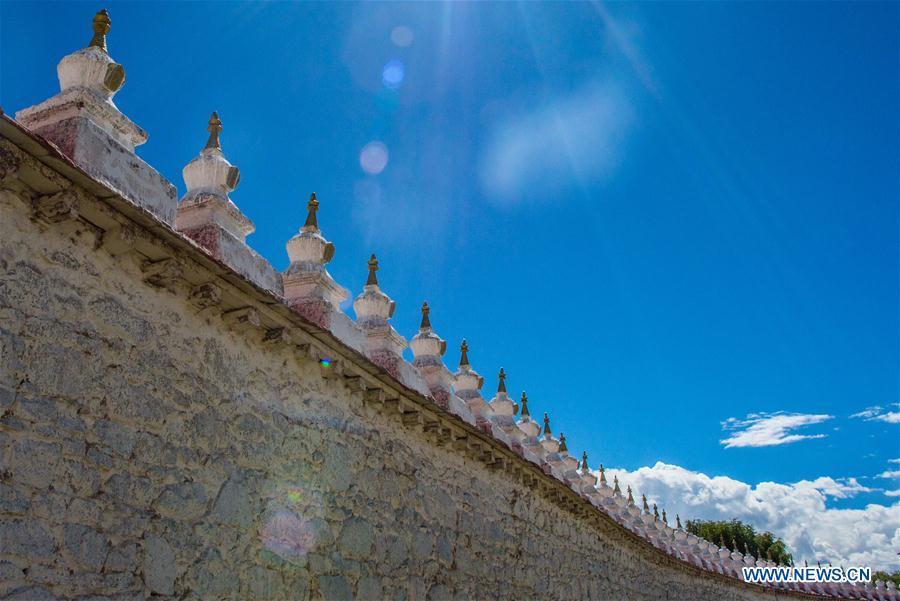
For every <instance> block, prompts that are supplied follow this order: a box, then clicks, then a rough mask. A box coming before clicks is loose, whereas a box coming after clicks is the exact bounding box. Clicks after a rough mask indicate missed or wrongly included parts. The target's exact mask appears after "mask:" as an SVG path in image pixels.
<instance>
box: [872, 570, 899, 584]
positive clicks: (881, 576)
mask: <svg viewBox="0 0 900 601" xmlns="http://www.w3.org/2000/svg"><path fill="white" fill-rule="evenodd" d="M876 580H882V581H884V582H887V581H888V580H890V581H891V582H893V583H894V584H896V585H897V586H898V587H900V572H894V573H893V574H891V573H890V572H873V573H872V582H875V581H876Z"/></svg>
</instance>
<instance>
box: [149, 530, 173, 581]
mask: <svg viewBox="0 0 900 601" xmlns="http://www.w3.org/2000/svg"><path fill="white" fill-rule="evenodd" d="M143 568H144V584H145V585H146V586H147V588H148V589H150V591H151V592H154V593H158V594H160V595H172V594H174V593H175V576H176V572H175V553H174V552H173V551H172V547H171V546H169V543H168V542H167V541H166V540H165V539H164V538H162V537H159V536H156V535H150V536H148V537H147V539H146V540H145V541H144V566H143Z"/></svg>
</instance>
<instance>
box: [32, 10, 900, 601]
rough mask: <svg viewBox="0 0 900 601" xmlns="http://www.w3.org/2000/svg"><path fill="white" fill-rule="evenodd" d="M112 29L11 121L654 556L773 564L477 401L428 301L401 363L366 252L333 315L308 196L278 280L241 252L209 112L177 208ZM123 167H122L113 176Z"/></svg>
mask: <svg viewBox="0 0 900 601" xmlns="http://www.w3.org/2000/svg"><path fill="white" fill-rule="evenodd" d="M110 24H111V21H110V18H109V13H108V12H107V11H106V10H101V11H100V12H98V13H97V14H96V15H95V17H94V19H93V24H92V25H93V37H92V38H91V40H90V43H89V45H88V46H87V47H86V48H84V49H81V50H78V51H76V52H74V53H72V54H70V55H68V56H66V57H64V58H63V59H62V60H61V61H60V63H59V65H58V67H57V72H58V76H59V82H60V93H59V94H57V95H55V96H53V97H51V98H50V99H48V100H46V101H44V102H42V103H40V104H38V105H35V106H33V107H29V108H27V109H24V110H22V111H20V112H19V113H17V115H16V117H17V119H18V121H19V122H20V123H22V125H24V126H25V127H27V128H29V129H30V130H31V131H33V132H35V133H38V134H40V135H42V136H44V137H45V138H47V139H48V140H50V141H52V142H54V143H55V144H56V145H57V146H58V147H59V148H60V150H61V151H62V152H64V153H65V154H67V155H68V156H69V158H70V159H71V160H72V161H73V162H74V163H75V164H77V165H78V166H79V167H81V168H82V169H84V170H85V171H86V172H87V173H88V174H89V175H92V176H93V177H95V178H96V179H98V180H100V181H102V182H103V183H105V184H106V185H108V186H109V187H111V188H113V189H115V190H116V191H118V192H119V193H120V194H121V195H122V196H123V197H124V198H126V199H128V200H130V201H131V202H133V203H134V204H136V205H137V206H139V207H142V208H143V209H145V210H147V211H149V212H150V213H152V214H153V215H155V216H156V217H157V218H158V219H160V220H161V221H163V222H165V223H167V224H169V225H174V228H175V229H176V230H178V231H179V232H181V233H182V234H183V235H184V236H186V237H187V238H190V239H191V240H193V241H194V242H195V243H196V244H198V245H199V246H200V247H202V248H203V249H204V250H205V251H206V252H207V253H208V254H210V255H211V256H213V257H214V258H216V259H217V260H219V261H220V262H222V263H225V264H227V265H229V266H230V267H231V268H233V269H234V270H235V271H237V272H239V273H241V274H242V275H243V276H245V277H246V278H248V279H249V280H250V281H252V282H254V283H255V284H257V285H258V286H260V287H262V288H264V289H267V290H269V291H271V292H272V293H274V294H276V295H278V296H281V297H283V300H284V302H285V303H286V304H287V305H288V306H289V307H290V308H291V309H293V310H294V311H295V312H297V313H299V314H300V315H302V316H304V317H305V318H306V319H308V320H309V321H311V322H313V323H315V324H317V325H318V326H320V327H322V328H324V329H326V330H329V331H330V332H331V333H332V334H333V335H334V336H335V337H337V338H338V339H339V340H341V341H342V342H344V343H345V344H347V345H348V346H350V347H352V348H355V349H356V350H358V351H359V352H361V353H363V354H364V355H365V356H366V357H368V359H369V360H370V361H372V362H373V363H375V364H377V365H379V366H380V367H382V368H383V369H385V370H386V371H387V372H389V373H390V374H392V375H393V376H394V377H395V378H397V379H398V380H400V381H401V382H403V383H404V384H406V385H407V386H409V387H411V388H413V389H415V390H418V391H419V392H421V393H422V394H423V395H426V396H429V397H430V398H431V399H433V401H434V402H435V403H436V404H437V405H439V406H440V407H442V408H443V409H444V410H446V411H448V412H449V413H451V414H453V415H456V416H457V417H458V418H459V419H461V420H463V421H465V422H468V423H470V424H471V425H473V426H475V427H477V428H479V429H481V430H482V431H483V432H485V433H486V434H489V435H491V436H493V437H494V438H495V439H497V440H498V441H499V442H501V443H502V444H504V445H506V446H508V447H509V448H510V449H512V450H513V451H514V452H515V453H517V454H518V455H519V456H521V457H522V458H524V459H525V460H527V461H531V462H532V463H534V464H536V465H537V466H538V467H539V468H540V469H541V470H542V471H543V472H544V473H546V474H548V475H550V476H552V477H555V478H557V479H559V480H560V481H561V482H563V483H564V484H566V485H567V486H569V487H570V488H572V489H573V490H574V491H576V492H577V493H578V494H579V495H581V496H582V497H583V498H584V499H586V500H588V501H590V503H592V504H593V505H594V506H595V507H597V508H598V509H599V510H601V511H603V512H605V513H606V514H608V515H609V517H611V518H612V519H613V520H614V521H616V522H618V523H619V524H621V525H622V526H623V527H625V528H627V529H628V530H630V531H632V532H634V533H635V534H636V535H638V536H640V537H642V538H644V539H645V540H647V541H649V542H650V543H651V544H653V545H654V546H656V547H657V548H659V549H662V550H663V551H665V552H667V553H669V554H670V555H673V556H675V557H678V558H680V559H682V560H684V561H686V562H688V563H691V564H693V565H695V566H697V567H700V568H703V569H705V570H710V571H714V572H718V573H721V574H726V575H730V576H733V577H737V578H740V577H741V574H740V569H741V568H743V567H746V566H758V567H762V566H774V565H775V564H774V563H773V562H772V561H771V559H762V558H754V557H752V556H751V555H750V554H749V553H747V550H746V549H745V550H744V553H740V552H738V551H737V550H736V547H737V545H736V544H735V543H734V542H733V541H732V543H731V547H732V550H729V549H728V548H727V541H719V544H714V543H713V542H711V541H707V540H704V539H702V538H700V537H697V536H695V535H693V534H691V533H689V532H687V531H686V530H685V529H684V528H683V527H682V524H681V518H680V516H677V515H676V517H675V525H674V527H673V526H670V525H669V523H668V522H669V520H668V517H667V515H666V510H665V509H663V510H662V513H661V514H660V512H659V510H658V508H657V506H656V504H655V503H654V504H652V508H651V504H650V503H649V502H648V500H647V497H646V495H641V506H640V507H639V506H638V505H637V504H636V503H635V498H634V492H633V491H632V489H631V487H630V486H628V487H627V488H626V491H625V494H623V493H622V490H621V487H620V484H619V480H618V478H617V477H614V478H613V483H612V486H610V485H609V483H608V482H607V478H606V470H605V468H604V467H603V465H600V467H599V470H597V471H596V472H595V471H594V470H591V469H590V467H589V465H588V457H587V452H583V453H582V454H581V458H580V459H578V458H576V457H575V456H573V455H570V454H569V449H568V444H567V441H566V438H565V436H564V435H563V434H562V433H560V435H559V438H556V437H555V436H554V435H553V432H552V430H551V427H550V417H549V415H548V414H546V413H545V414H544V417H543V421H542V423H541V424H539V423H538V422H536V421H535V420H534V419H532V417H531V412H530V410H529V407H528V403H529V400H528V397H527V396H526V394H525V393H524V392H523V393H522V394H521V397H520V400H519V403H516V402H514V401H513V400H512V399H511V398H510V397H509V394H508V392H507V382H506V380H507V374H506V371H505V370H504V369H502V368H501V369H500V372H499V374H498V380H499V384H498V386H497V392H496V394H495V396H494V397H493V398H491V399H490V400H486V399H484V397H483V396H482V394H481V388H482V386H483V384H484V379H483V378H482V377H481V376H480V375H479V374H478V373H477V372H476V371H475V370H474V369H473V367H472V364H471V362H470V358H469V346H468V344H467V343H466V341H465V340H463V341H462V344H461V346H460V360H459V365H458V367H457V369H456V371H455V372H452V373H451V372H450V370H449V369H448V368H447V367H446V366H445V365H444V363H443V356H444V354H445V352H446V349H447V345H446V342H445V341H444V340H443V339H442V338H441V337H440V336H438V335H437V334H436V333H435V331H434V329H433V326H432V324H431V316H430V308H429V306H428V304H427V303H423V304H422V320H421V323H420V326H419V330H418V332H417V333H416V335H415V336H413V338H412V339H411V340H410V341H409V346H410V347H411V349H412V354H413V357H414V358H413V361H412V362H411V363H409V362H407V361H405V360H404V359H403V357H402V353H403V350H404V349H405V348H406V346H407V341H406V340H405V339H404V338H403V337H402V336H401V335H400V334H399V333H398V332H397V331H396V330H395V329H394V328H393V326H391V324H390V319H391V317H392V316H393V314H394V310H395V306H396V305H395V303H394V301H393V300H391V299H390V297H388V296H387V294H385V293H384V292H383V291H382V290H381V288H380V286H379V283H378V275H377V272H378V269H379V264H378V260H377V258H376V257H375V255H374V254H373V255H372V256H371V257H370V258H369V260H368V276H367V279H366V283H365V285H364V286H363V290H362V292H361V293H360V294H359V295H358V296H357V297H356V299H355V300H354V302H353V308H354V311H355V313H356V317H357V319H356V320H355V321H353V320H351V319H350V318H349V317H348V316H347V315H346V314H345V313H344V312H343V311H342V310H341V303H342V302H343V301H345V300H347V299H348V298H349V292H348V291H347V290H346V289H345V288H343V287H342V286H340V285H339V284H337V283H336V282H335V281H334V279H333V278H332V277H331V275H330V274H329V273H328V270H327V269H326V267H325V266H326V264H328V263H329V262H330V261H331V260H332V258H333V257H334V251H335V249H334V245H333V244H332V243H331V242H329V241H328V240H326V239H325V238H324V237H323V235H322V232H321V230H320V227H319V219H318V214H317V213H318V210H319V200H318V199H317V198H316V195H315V193H313V194H312V195H310V198H309V202H308V203H307V216H306V221H305V222H304V223H303V226H302V227H301V228H300V231H299V232H298V233H297V234H296V235H294V236H293V237H292V238H291V239H290V240H289V241H288V242H287V252H288V256H289V258H290V265H289V266H288V267H287V269H286V270H285V271H284V272H283V273H277V272H276V271H275V270H274V269H273V268H272V266H271V265H270V264H269V262H268V261H266V260H265V259H264V258H262V257H261V256H259V255H258V254H257V253H256V252H255V251H253V250H252V249H251V248H250V247H249V246H248V245H247V244H246V237H247V235H249V234H250V233H252V232H253V231H254V226H253V223H252V222H251V221H250V219H248V218H247V217H246V216H245V215H244V214H243V213H242V212H241V211H240V209H239V208H238V207H237V205H235V204H234V202H233V201H232V200H231V198H230V197H229V194H230V192H232V191H233V190H234V189H235V188H236V187H237V185H238V183H239V181H240V171H239V170H238V168H237V167H235V166H234V165H232V164H231V163H230V162H229V161H228V160H227V159H226V158H225V155H224V153H223V151H222V145H221V140H220V135H221V132H222V121H221V119H220V118H219V115H218V114H217V113H215V112H214V113H212V115H211V116H210V119H209V122H208V124H207V130H208V133H209V136H208V138H207V141H206V144H205V146H204V147H203V148H202V150H201V151H200V153H199V154H198V155H197V156H196V157H195V158H194V159H192V160H191V161H190V162H189V163H188V164H187V165H186V166H185V167H184V170H183V177H184V181H185V184H186V186H187V192H186V193H185V195H184V196H183V197H182V199H181V201H180V202H178V201H177V200H176V194H175V189H174V186H172V185H171V184H170V183H169V182H168V181H166V180H165V178H163V177H162V176H161V175H160V174H159V173H157V172H156V171H155V170H154V169H153V168H152V167H150V166H149V165H147V164H146V163H144V162H143V161H142V160H141V159H140V158H138V157H137V156H136V155H135V154H134V149H135V147H136V146H139V145H140V144H142V143H143V142H145V141H146V139H147V134H146V132H144V131H143V130H142V129H141V128H139V127H138V126H137V125H135V124H134V123H132V122H131V121H130V120H129V119H128V118H127V117H126V116H125V115H123V114H122V113H121V112H120V111H119V109H118V108H117V107H116V106H115V104H114V103H113V101H112V99H113V96H114V95H115V93H116V92H117V91H118V90H119V89H121V87H122V85H123V84H124V82H125V71H124V69H123V68H122V66H121V65H119V64H117V63H115V61H113V60H112V58H110V56H109V52H108V48H107V44H106V35H107V34H108V33H109V30H110ZM123 164H124V165H127V171H123V170H122V165H123ZM772 586H776V587H781V588H785V589H792V590H798V591H804V592H811V593H816V594H820V595H828V596H836V597H846V598H868V599H873V598H882V599H886V598H891V599H896V598H898V597H897V596H896V591H895V589H894V588H893V585H890V584H889V585H881V584H879V585H878V586H877V587H875V588H871V587H865V586H853V585H851V584H799V583H793V584H781V585H772ZM876 595H877V596H876Z"/></svg>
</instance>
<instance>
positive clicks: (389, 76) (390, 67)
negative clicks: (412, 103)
mask: <svg viewBox="0 0 900 601" xmlns="http://www.w3.org/2000/svg"><path fill="white" fill-rule="evenodd" d="M405 74H406V67H404V66H403V63H402V62H400V61H398V60H396V59H393V60H389V61H388V62H386V63H385V64H384V68H383V69H382V70H381V82H382V83H383V84H384V85H385V86H387V87H389V88H393V89H397V88H399V87H400V84H402V83H403V76H404V75H405Z"/></svg>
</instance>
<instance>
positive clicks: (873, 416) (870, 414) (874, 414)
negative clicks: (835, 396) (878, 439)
mask: <svg viewBox="0 0 900 601" xmlns="http://www.w3.org/2000/svg"><path fill="white" fill-rule="evenodd" d="M893 407H895V408H900V403H894V404H893ZM850 417H858V418H860V419H864V420H866V421H867V422H873V421H877V422H885V423H888V424H900V411H898V410H896V409H894V410H890V409H884V408H883V407H881V406H879V405H875V406H873V407H866V408H865V409H863V410H862V411H860V412H859V413H854V414H853V415H851V416H850ZM895 461H896V460H895Z"/></svg>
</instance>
